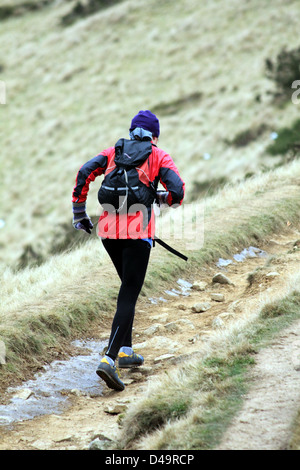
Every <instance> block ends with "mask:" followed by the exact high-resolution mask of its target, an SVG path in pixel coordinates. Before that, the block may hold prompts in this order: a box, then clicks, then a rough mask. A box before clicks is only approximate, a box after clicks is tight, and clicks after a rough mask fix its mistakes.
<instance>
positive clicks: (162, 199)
mask: <svg viewBox="0 0 300 470" xmlns="http://www.w3.org/2000/svg"><path fill="white" fill-rule="evenodd" d="M168 196H169V191H157V192H156V200H157V202H158V205H159V206H162V205H164V204H168V202H167V199H168Z"/></svg>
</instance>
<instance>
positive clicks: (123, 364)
mask: <svg viewBox="0 0 300 470" xmlns="http://www.w3.org/2000/svg"><path fill="white" fill-rule="evenodd" d="M118 359H119V367H120V369H126V368H129V367H138V366H141V365H142V364H143V363H144V358H143V356H141V355H140V354H136V353H135V352H134V353H132V354H130V355H129V354H126V353H124V352H120V353H119V355H118Z"/></svg>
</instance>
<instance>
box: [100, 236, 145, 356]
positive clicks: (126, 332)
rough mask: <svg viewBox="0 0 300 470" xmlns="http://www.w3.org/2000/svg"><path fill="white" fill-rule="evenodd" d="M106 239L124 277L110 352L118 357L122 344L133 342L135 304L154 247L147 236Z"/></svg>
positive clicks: (108, 250) (106, 243) (127, 344)
mask: <svg viewBox="0 0 300 470" xmlns="http://www.w3.org/2000/svg"><path fill="white" fill-rule="evenodd" d="M102 242H103V245H104V247H105V249H106V251H107V253H108V254H109V256H110V258H111V260H112V262H113V264H114V266H115V268H116V270H117V273H118V275H119V277H120V279H121V287H120V291H119V295H118V301H117V311H116V313H115V316H114V319H113V323H112V328H111V334H110V339H109V342H108V349H107V352H106V354H107V355H108V356H109V357H111V358H112V359H113V360H115V359H116V357H117V355H118V352H119V349H120V348H121V347H122V346H130V347H131V346H132V326H133V320H134V314H135V305H136V302H137V299H138V296H139V294H140V291H141V289H142V286H143V283H144V279H145V276H146V271H147V267H148V262H149V256H150V251H151V247H150V244H149V243H148V242H147V241H144V240H132V239H128V240H125V239H124V240H123V239H120V240H112V239H103V240H102Z"/></svg>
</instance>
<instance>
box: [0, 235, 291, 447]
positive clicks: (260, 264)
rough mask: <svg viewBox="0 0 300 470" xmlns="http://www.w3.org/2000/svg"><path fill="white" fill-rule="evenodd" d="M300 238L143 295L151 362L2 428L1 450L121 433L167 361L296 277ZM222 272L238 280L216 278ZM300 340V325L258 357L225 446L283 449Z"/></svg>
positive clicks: (145, 350)
mask: <svg viewBox="0 0 300 470" xmlns="http://www.w3.org/2000/svg"><path fill="white" fill-rule="evenodd" d="M298 239H300V233H299V231H298V230H296V229H295V228H289V230H288V231H287V233H285V234H282V235H278V236H276V237H274V239H273V240H270V241H269V243H268V244H266V245H265V246H263V247H259V248H260V249H262V250H264V252H266V253H267V255H268V259H269V260H270V256H274V258H273V260H272V259H271V260H270V261H269V262H268V263H266V262H267V258H265V257H264V256H260V255H262V254H263V253H261V252H256V256H253V257H246V258H245V259H243V260H242V258H241V257H240V258H239V257H236V259H237V260H234V258H233V257H232V261H233V262H232V263H231V264H229V265H228V266H227V267H226V269H225V268H220V267H217V266H212V267H209V268H206V269H203V270H201V272H199V273H198V274H197V275H194V276H193V279H183V280H181V281H179V282H176V283H175V284H174V285H173V286H170V291H168V292H162V297H163V299H164V300H162V299H152V302H151V301H150V300H147V301H146V300H145V301H140V303H139V306H138V309H137V314H136V320H135V329H134V339H135V344H136V346H137V347H138V349H139V351H140V353H141V354H143V355H144V357H145V365H144V366H143V367H142V368H140V369H138V371H133V372H130V371H126V372H122V380H123V381H124V382H125V384H126V389H125V390H124V391H123V392H121V393H120V392H114V391H112V390H109V389H107V388H106V387H105V386H104V387H103V382H101V380H100V379H98V380H99V387H103V394H102V396H93V395H91V396H86V395H84V396H82V395H81V394H80V384H79V386H78V388H79V393H76V394H74V393H69V395H70V400H71V402H72V406H71V407H69V408H68V409H67V410H66V411H65V412H63V413H62V414H50V415H44V416H40V417H37V418H35V419H31V420H27V421H22V422H20V423H17V424H14V425H13V426H11V427H8V426H2V427H0V450H4V449H10V450H19V449H25V450H26V449H28V450H32V449H36V450H39V449H42V450H47V449H50V450H52V449H53V450H54V449H57V450H58V449H62V450H72V449H77V450H80V449H88V448H90V446H91V445H92V446H93V445H96V444H97V443H99V441H101V440H105V439H114V437H115V436H116V433H117V432H118V426H119V425H118V419H119V414H120V413H122V412H123V411H124V410H125V409H126V407H128V406H130V405H131V404H132V403H134V401H135V400H136V399H137V398H139V397H140V396H141V395H142V394H143V393H144V391H145V390H146V389H147V384H148V381H149V380H152V379H153V378H155V377H157V376H159V375H160V374H161V373H163V371H164V370H165V367H166V365H168V368H171V367H176V360H177V359H178V357H180V356H181V355H189V354H193V353H195V352H196V351H197V350H198V349H199V347H200V345H201V344H203V341H207V340H208V339H209V336H210V335H211V334H212V333H214V332H215V331H216V330H218V329H224V328H226V326H227V325H228V324H230V322H232V321H235V320H237V319H239V318H242V317H243V316H244V315H251V312H256V311H258V309H260V307H261V305H262V303H263V302H264V301H265V299H266V298H269V297H271V296H273V295H276V294H277V293H278V292H280V291H282V289H284V288H285V285H286V283H287V282H288V280H289V278H290V276H292V275H295V274H296V273H299V261H300V249H299V248H297V247H295V246H294V243H295V241H296V240H298ZM252 254H253V253H252ZM257 268H261V270H260V275H259V276H257V278H256V280H255V282H253V284H252V285H251V286H250V287H249V283H248V280H247V278H248V274H249V273H250V272H254V271H255V270H256V269H257ZM218 272H221V273H222V274H224V275H226V276H227V278H229V279H230V281H231V282H230V283H226V281H225V283H220V279H218V281H219V282H213V278H214V276H215V275H216V274H217V273H218ZM187 282H189V283H190V284H193V287H190V286H189V284H187ZM186 294H189V295H186ZM109 327H110V325H108V328H107V331H101V332H98V331H95V338H97V337H98V338H99V337H101V338H102V339H107V338H108V336H109ZM299 342H300V323H299V324H298V325H297V328H296V327H294V328H293V329H291V330H290V331H287V332H284V334H282V336H281V337H280V338H279V339H278V341H277V342H276V344H274V346H273V347H272V348H269V349H266V350H265V351H263V352H262V353H261V354H259V355H258V356H259V357H258V358H257V366H256V367H255V370H254V372H253V391H252V392H251V393H249V395H248V396H247V397H246V400H245V406H244V408H243V410H242V412H241V414H240V416H238V417H236V419H235V420H234V422H233V424H232V427H231V428H230V429H229V431H228V433H227V434H226V436H224V441H223V442H222V443H221V445H220V449H243V448H245V449H246V448H253V449H281V448H284V446H285V445H286V442H287V438H288V432H289V426H290V423H291V419H292V417H293V415H294V413H295V411H296V410H297V407H298V406H299V390H300V357H299V356H298V352H297V348H299ZM291 358H293V360H291ZM94 373H95V372H94V370H91V374H94ZM275 385H276V387H275ZM66 393H67V392H66ZM286 397H288V398H287V399H286ZM258 430H259V431H260V432H259V433H258ZM91 443H93V444H91Z"/></svg>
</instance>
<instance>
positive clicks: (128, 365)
mask: <svg viewBox="0 0 300 470" xmlns="http://www.w3.org/2000/svg"><path fill="white" fill-rule="evenodd" d="M142 365H143V362H142V363H141V364H124V365H122V364H120V363H119V364H118V366H119V369H135V368H137V367H140V366H142Z"/></svg>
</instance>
